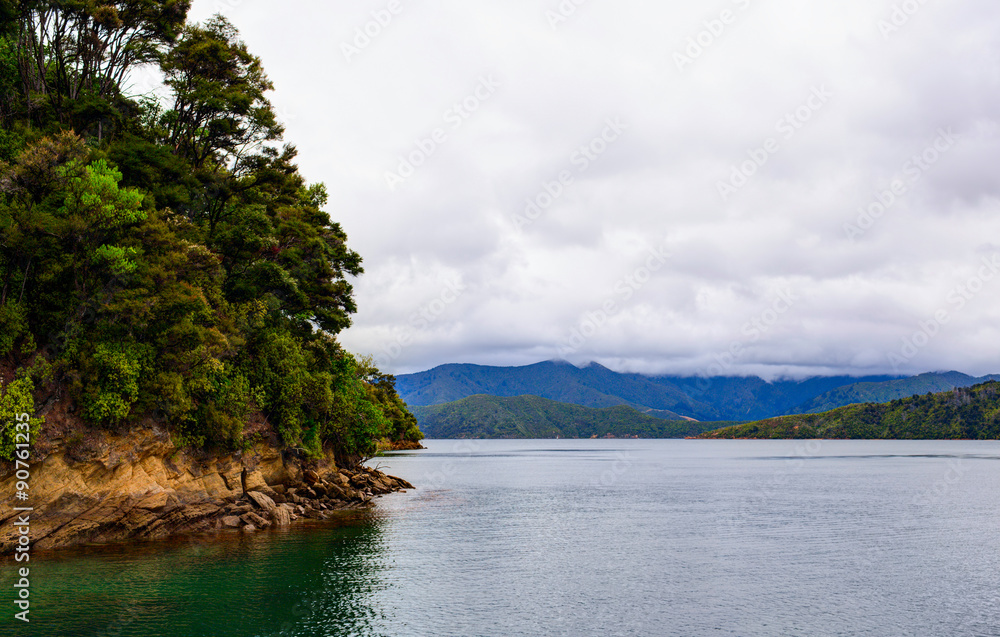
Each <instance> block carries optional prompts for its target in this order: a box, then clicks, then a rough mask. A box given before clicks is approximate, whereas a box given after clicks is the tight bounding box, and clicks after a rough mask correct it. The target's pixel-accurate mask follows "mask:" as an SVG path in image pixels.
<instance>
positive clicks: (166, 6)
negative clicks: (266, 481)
mask: <svg viewBox="0 0 1000 637" xmlns="http://www.w3.org/2000/svg"><path fill="white" fill-rule="evenodd" d="M188 5H189V3H188V2H186V1H184V0H142V1H121V2H73V3H52V2H10V1H0V123H2V127H0V285H2V288H0V376H2V377H3V378H2V383H3V399H2V401H0V423H3V429H0V455H4V456H7V457H9V456H10V453H11V452H12V450H13V423H14V422H15V420H14V417H13V414H14V413H20V412H21V411H28V412H31V413H36V404H37V405H41V404H44V406H45V411H46V412H49V411H52V410H53V409H55V406H58V405H59V404H62V405H63V407H64V408H63V409H57V410H56V411H58V412H59V413H61V414H63V415H64V416H65V418H64V422H62V423H60V425H61V426H62V427H63V429H64V430H65V429H66V428H69V429H70V430H71V431H69V432H68V433H67V432H66V431H63V432H62V433H67V435H78V434H79V432H77V433H74V432H73V431H72V430H74V429H86V428H89V427H96V428H106V429H115V430H116V431H121V430H123V429H128V428H130V427H137V426H139V425H138V423H140V422H152V423H159V424H163V425H165V426H166V427H168V429H169V430H170V432H171V434H172V435H173V437H174V439H175V440H179V441H181V442H182V443H184V444H188V445H192V446H212V447H222V448H229V449H241V448H245V447H246V446H247V445H248V444H250V443H252V442H253V441H254V440H259V439H260V438H261V437H262V436H265V437H266V436H273V437H275V438H276V439H277V440H279V441H280V442H281V443H282V444H284V445H286V446H287V447H290V448H293V449H296V450H298V451H301V452H303V453H305V454H307V455H310V454H319V453H321V452H322V451H323V448H324V447H325V448H326V449H327V450H330V449H332V450H334V451H335V452H336V453H337V455H338V456H340V457H342V458H345V459H348V460H350V459H357V458H360V457H363V456H366V455H369V454H370V453H372V452H373V450H374V448H375V443H376V441H378V440H379V439H383V438H391V439H403V438H405V439H417V438H419V437H420V433H419V431H418V430H417V427H416V421H415V420H414V418H413V417H412V415H410V414H409V413H408V411H407V410H406V407H405V405H404V404H403V403H402V402H401V401H400V399H399V397H398V396H397V394H396V390H395V387H394V379H393V378H392V377H391V376H388V375H385V374H382V373H381V372H379V370H377V369H375V367H374V366H373V364H372V363H371V361H370V360H367V359H361V358H358V357H356V356H353V355H351V354H350V353H349V352H346V351H344V350H343V349H342V348H341V347H340V345H339V344H338V342H337V340H336V335H337V333H338V332H340V331H341V330H342V329H344V328H345V327H347V326H348V325H350V321H351V318H350V317H351V315H352V314H353V313H354V312H355V309H356V308H355V303H354V298H353V290H352V287H351V283H350V281H351V277H353V276H357V275H359V274H361V272H362V267H361V257H360V256H359V255H358V254H357V253H355V252H354V251H353V250H351V249H350V248H349V247H348V245H347V237H346V235H345V233H344V231H343V229H342V228H341V226H340V224H339V223H337V222H336V221H334V220H333V219H331V217H330V215H329V214H328V213H327V212H326V211H325V210H324V206H325V204H326V202H327V195H326V189H325V188H324V186H323V184H320V183H312V184H310V183H308V182H307V181H306V179H305V177H304V176H303V175H301V174H300V173H299V171H298V168H297V167H296V164H295V157H296V151H295V148H294V147H293V146H291V145H289V144H284V143H283V142H282V135H283V132H284V131H283V129H282V126H281V124H280V123H279V122H278V120H277V118H276V117H275V113H274V110H273V109H272V107H271V104H270V102H269V101H268V93H269V91H270V90H271V89H272V85H271V82H270V81H269V80H268V77H267V75H266V73H265V71H264V69H263V67H262V65H261V61H260V59H259V58H258V57H256V56H255V55H253V53H251V52H250V51H249V50H248V49H247V47H246V46H245V45H244V44H243V42H241V41H240V39H239V35H238V33H237V32H236V29H235V28H234V27H233V26H232V25H231V24H230V23H229V22H227V20H226V19H225V18H224V17H222V16H216V17H214V18H212V19H211V20H209V21H207V22H205V23H204V24H191V23H188V22H187V18H186V16H187V11H188ZM143 66H154V67H158V68H159V69H160V70H161V71H162V73H163V77H164V78H165V86H164V87H163V90H162V91H160V92H159V94H160V95H161V97H156V96H154V95H153V94H150V95H135V94H131V93H130V90H129V88H128V87H129V86H130V85H131V82H130V77H131V76H132V74H133V73H134V72H135V71H136V70H137V69H139V68H140V67H143ZM67 414H68V415H67ZM50 421H51V418H50ZM41 424H42V423H41V422H40V420H35V421H33V427H34V430H35V432H36V434H38V433H42V434H43V435H44V431H43V430H42V429H40V426H41ZM49 425H54V423H51V422H50V423H49ZM47 426H48V425H47ZM36 437H37V436H36Z"/></svg>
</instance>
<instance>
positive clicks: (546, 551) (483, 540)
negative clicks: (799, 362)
mask: <svg viewBox="0 0 1000 637" xmlns="http://www.w3.org/2000/svg"><path fill="white" fill-rule="evenodd" d="M426 445H427V447H428V449H427V450H426V451H418V452H406V453H399V454H395V455H392V456H389V457H385V458H380V459H378V460H377V461H375V462H373V463H372V464H378V465H381V468H383V469H384V470H386V471H388V472H389V473H392V474H394V475H398V476H401V477H404V478H406V479H407V480H409V481H410V482H412V483H414V484H416V485H418V487H419V488H418V489H416V490H414V491H410V492H408V493H403V494H394V495H391V496H388V497H385V498H382V499H381V500H380V501H379V504H378V507H377V508H376V509H375V510H374V511H372V512H370V513H366V514H361V515H356V516H354V517H353V518H351V519H347V520H344V521H343V522H342V523H341V524H338V525H328V526H325V527H322V528H310V529H302V528H297V529H295V530H293V531H291V532H283V533H261V534H257V535H252V536H241V535H238V534H233V535H228V536H223V537H219V538H190V539H186V540H182V541H172V542H169V543H156V544H151V545H145V546H141V547H127V548H114V549H108V548H104V549H91V550H85V551H75V552H73V553H72V554H68V555H61V556H59V557H56V558H52V557H48V558H45V559H41V560H35V559H33V561H32V566H31V573H32V600H33V605H32V613H31V618H32V622H31V624H30V626H29V627H25V626H19V625H16V624H15V623H14V622H13V621H12V620H11V617H12V614H13V612H14V607H13V604H12V603H11V601H10V600H12V599H13V594H12V592H11V591H12V590H13V589H12V588H11V585H12V579H11V575H12V573H11V567H12V564H10V563H7V564H5V565H4V569H3V577H2V589H0V590H2V591H7V592H6V593H0V601H3V600H6V601H3V603H2V605H0V608H6V609H7V610H5V611H3V617H2V618H0V635H5V634H10V635H36V636H42V635H45V636H48V635H53V636H56V635H58V636H60V637H63V636H65V637H74V636H77V635H80V636H97V635H102V636H107V637H111V636H115V637H154V636H162V637H180V636H183V637H200V636H206V637H207V636H211V637H226V636H230V635H232V636H239V637H251V636H254V637H277V636H279V635H286V636H289V637H291V636H295V637H318V636H331V637H333V636H337V637H340V636H343V635H358V636H367V635H386V636H393V637H396V636H402V635H428V636H437V635H442V636H443V635H461V636H472V635H491V636H492V635H504V636H506V635H567V636H587V635H713V636H725V635H743V636H750V635H782V636H784V635H810V636H811V635H921V636H922V635H928V636H943V635H948V636H965V635H969V636H1000V443H995V442H908V441H814V442H798V441H796V442H790V441H688V440H662V441H651V440H559V441H556V440H553V441H465V442H463V441H428V442H427V443H426Z"/></svg>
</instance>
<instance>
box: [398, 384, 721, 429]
mask: <svg viewBox="0 0 1000 637" xmlns="http://www.w3.org/2000/svg"><path fill="white" fill-rule="evenodd" d="M412 409H413V412H414V414H416V416H417V419H418V420H419V421H420V428H421V429H422V430H423V432H424V433H425V434H427V436H429V437H431V438H556V437H561V438H591V437H595V436H596V437H605V436H614V437H617V438H632V437H639V438H684V437H687V436H694V435H697V434H700V433H702V432H704V431H707V430H709V429H713V428H715V427H718V426H719V425H718V424H715V425H713V424H710V423H702V422H692V421H689V420H665V419H663V418H656V417H653V416H649V415H646V414H643V413H639V412H638V411H636V410H635V409H632V408H631V407H627V406H625V405H617V406H615V407H602V408H590V407H581V406H579V405H569V404H566V403H558V402H555V401H552V400H548V399H545V398H539V397H538V396H514V397H497V396H483V395H480V396H469V397H468V398H463V399H462V400H459V401H456V402H452V403H446V404H443V405H433V406H428V407H413V408H412Z"/></svg>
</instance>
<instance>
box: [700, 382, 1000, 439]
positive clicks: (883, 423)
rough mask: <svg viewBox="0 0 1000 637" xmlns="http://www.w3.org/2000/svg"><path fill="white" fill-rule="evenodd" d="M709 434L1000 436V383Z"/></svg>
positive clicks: (753, 424) (923, 436) (746, 436)
mask: <svg viewBox="0 0 1000 637" xmlns="http://www.w3.org/2000/svg"><path fill="white" fill-rule="evenodd" d="M701 437H703V438H862V439H890V438H892V439H914V440H916V439H921V440H923V439H927V440H930V439H973V440H996V439H1000V382H997V381H990V382H987V383H983V384H981V385H976V386H974V387H971V388H956V389H953V390H950V391H946V392H941V393H938V394H925V395H922V396H913V397H910V398H902V399H898V400H893V401H892V402H888V403H880V404H875V403H867V404H860V405H850V406H847V407H841V408H839V409H834V410H833V411H828V412H825V413H821V414H805V415H796V416H783V417H780V418H770V419H767V420H762V421H759V422H752V423H746V424H742V425H736V426H734V427H728V428H726V429H720V430H717V431H712V432H709V433H706V434H704V435H702V436H701Z"/></svg>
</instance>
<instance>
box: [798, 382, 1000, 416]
mask: <svg viewBox="0 0 1000 637" xmlns="http://www.w3.org/2000/svg"><path fill="white" fill-rule="evenodd" d="M990 380H1000V376H998V375H991V376H983V377H981V378H975V377H973V376H967V375H966V374H961V373H959V372H944V373H940V372H937V373H929V374H920V375H919V376H911V377H910V378H899V379H895V380H888V381H883V382H880V383H871V382H868V383H852V384H850V385H844V386H843V387H838V388H836V389H833V390H831V391H828V392H826V393H823V394H820V395H819V396H816V397H815V398H813V399H812V400H810V401H808V402H805V403H803V404H802V405H799V407H798V408H797V409H795V410H794V412H790V413H802V414H817V413H821V412H824V411H830V410H831V409H836V408H837V407H843V406H844V405H853V404H855V403H887V402H889V401H890V400H897V399H899V398H907V397H909V396H917V395H920V394H926V393H927V392H931V393H937V392H943V391H948V390H949V389H955V388H956V387H972V386H973V385H978V384H980V383H985V382H987V381H990Z"/></svg>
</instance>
